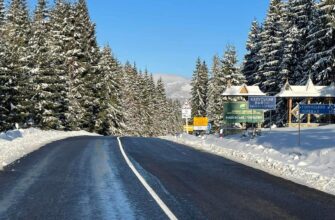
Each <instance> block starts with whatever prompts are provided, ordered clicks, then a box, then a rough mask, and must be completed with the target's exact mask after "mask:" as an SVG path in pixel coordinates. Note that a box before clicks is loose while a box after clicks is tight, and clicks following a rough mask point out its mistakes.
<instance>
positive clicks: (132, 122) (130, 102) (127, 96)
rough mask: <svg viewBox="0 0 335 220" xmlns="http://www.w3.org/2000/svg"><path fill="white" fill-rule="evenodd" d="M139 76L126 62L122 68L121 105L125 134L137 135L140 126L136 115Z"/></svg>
mask: <svg viewBox="0 0 335 220" xmlns="http://www.w3.org/2000/svg"><path fill="white" fill-rule="evenodd" d="M138 81H139V76H138V73H137V70H136V67H135V66H132V65H131V64H130V63H129V62H126V64H125V65H124V68H123V77H122V88H121V97H122V99H121V101H122V102H121V105H122V109H123V111H124V114H125V125H126V127H125V134H127V135H139V134H140V132H141V124H140V119H139V115H138V109H139V97H138V94H139V92H140V90H139V85H138Z"/></svg>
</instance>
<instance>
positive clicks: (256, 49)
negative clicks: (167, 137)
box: [192, 0, 335, 128]
mask: <svg viewBox="0 0 335 220" xmlns="http://www.w3.org/2000/svg"><path fill="white" fill-rule="evenodd" d="M241 74H242V75H241ZM309 76H310V77H311V78H312V80H313V82H314V83H316V84H318V85H330V84H331V83H333V82H334V81H335V0H321V1H314V0H288V1H283V0H271V1H270V7H269V10H268V13H267V16H266V19H265V21H264V22H263V23H259V22H258V21H254V22H253V23H252V27H251V31H250V33H249V38H248V41H247V54H246V55H245V59H244V62H243V65H241V67H238V61H237V58H236V52H235V49H234V48H233V47H231V46H229V47H228V48H227V51H226V52H225V55H224V57H223V58H220V57H218V56H215V57H214V59H213V65H212V69H211V71H210V75H209V71H208V68H207V66H206V64H205V63H203V62H201V61H200V60H198V61H197V65H196V70H195V72H194V76H193V94H192V104H193V113H194V115H202V116H205V115H207V116H208V117H209V119H210V121H211V122H213V123H214V125H215V127H216V128H218V127H219V126H220V124H221V123H222V112H223V106H222V103H223V101H225V100H224V98H223V97H221V94H222V92H223V91H224V90H225V89H226V87H227V84H228V82H231V85H242V84H243V83H246V84H247V85H258V86H259V87H260V89H261V90H262V91H263V92H265V93H268V94H270V95H275V94H277V93H278V92H279V91H280V89H281V88H282V87H283V85H284V84H285V82H286V81H287V80H288V81H289V83H290V84H292V85H304V84H305V83H306V82H307V80H308V78H309ZM284 101H285V100H281V99H279V100H278V108H277V109H278V110H277V112H276V114H275V116H274V117H275V121H276V122H277V124H278V125H283V124H285V123H286V120H287V114H286V104H285V102H284Z"/></svg>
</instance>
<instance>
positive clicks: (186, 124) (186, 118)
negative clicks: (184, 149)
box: [185, 118, 189, 134]
mask: <svg viewBox="0 0 335 220" xmlns="http://www.w3.org/2000/svg"><path fill="white" fill-rule="evenodd" d="M185 120H186V134H189V132H188V118H185Z"/></svg>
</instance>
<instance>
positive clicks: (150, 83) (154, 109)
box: [140, 70, 160, 137]
mask: <svg viewBox="0 0 335 220" xmlns="http://www.w3.org/2000/svg"><path fill="white" fill-rule="evenodd" d="M140 97H141V102H142V108H141V109H142V110H141V112H142V117H144V120H145V122H144V124H143V131H144V133H145V134H146V135H147V136H151V137H152V136H155V135H157V134H158V131H157V129H156V128H155V120H156V118H157V115H158V114H160V112H159V111H160V109H159V106H157V100H156V87H155V82H154V80H153V76H152V74H150V75H149V73H148V70H145V71H144V75H143V87H142V91H141V94H140Z"/></svg>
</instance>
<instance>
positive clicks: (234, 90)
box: [222, 84, 266, 97]
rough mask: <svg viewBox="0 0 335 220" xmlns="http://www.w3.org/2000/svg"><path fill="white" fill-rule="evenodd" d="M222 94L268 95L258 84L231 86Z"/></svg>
mask: <svg viewBox="0 0 335 220" xmlns="http://www.w3.org/2000/svg"><path fill="white" fill-rule="evenodd" d="M222 96H226V97H246V96H266V94H265V93H263V92H262V91H261V90H260V89H259V87H258V86H247V85H246V84H243V85H241V86H230V85H228V87H227V89H226V90H225V91H224V92H223V93H222Z"/></svg>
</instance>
